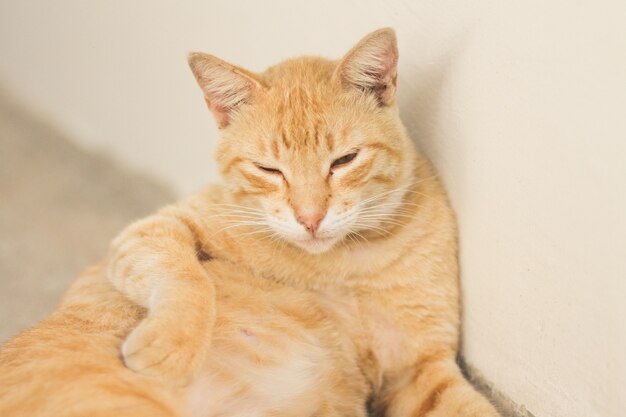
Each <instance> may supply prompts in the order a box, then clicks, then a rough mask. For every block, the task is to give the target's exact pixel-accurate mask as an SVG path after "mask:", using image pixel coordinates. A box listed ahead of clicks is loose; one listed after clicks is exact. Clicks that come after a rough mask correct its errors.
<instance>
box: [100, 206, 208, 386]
mask: <svg viewBox="0 0 626 417" xmlns="http://www.w3.org/2000/svg"><path fill="white" fill-rule="evenodd" d="M201 218H202V216H201V214H200V213H197V212H196V211H195V210H194V207H193V204H189V202H187V205H185V204H180V205H178V206H173V207H169V208H166V209H164V210H162V211H161V212H159V213H157V214H156V215H153V216H151V217H148V218H146V219H144V220H141V221H139V222H137V223H135V224H133V225H131V226H130V227H128V228H127V229H126V230H125V231H123V232H122V234H120V236H119V237H118V238H116V239H115V241H114V242H113V245H112V247H111V253H110V256H109V258H108V261H107V276H108V278H109V280H110V281H111V282H112V283H113V285H114V286H115V287H116V288H117V289H118V290H119V291H120V292H122V293H123V294H124V295H126V296H127V297H128V298H130V299H131V300H133V301H134V302H136V303H137V304H139V305H141V306H143V307H146V308H147V309H148V315H147V317H146V318H145V319H144V320H143V321H142V322H141V323H140V324H139V326H138V327H137V328H136V329H134V330H133V331H132V332H131V333H130V335H129V336H128V337H127V339H126V341H125V342H124V344H123V345H122V355H123V357H124V363H125V364H126V366H128V367H129V368H130V369H133V370H135V371H138V372H140V373H143V374H146V375H152V376H161V377H163V378H165V379H167V380H174V381H178V382H179V383H181V384H184V383H186V382H187V381H188V380H189V379H190V378H191V377H192V376H193V374H194V373H195V371H197V370H198V369H199V367H200V365H201V364H202V361H203V359H204V355H205V352H206V350H207V346H208V344H209V342H210V333H211V329H212V326H213V322H214V319H215V289H214V285H213V277H212V276H211V275H210V273H208V272H207V270H206V269H205V267H204V265H202V262H204V261H207V260H208V259H210V257H209V256H208V255H207V254H206V253H205V252H203V251H202V247H203V239H206V236H205V235H206V231H204V230H203V227H202V224H200V223H199V222H198V219H201Z"/></svg>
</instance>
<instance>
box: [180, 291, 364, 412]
mask: <svg viewBox="0 0 626 417" xmlns="http://www.w3.org/2000/svg"><path fill="white" fill-rule="evenodd" d="M217 290H218V305H217V311H218V318H217V322H216V326H215V330H214V333H213V339H212V340H213V341H212V346H211V348H210V351H209V352H208V358H207V361H206V364H205V366H204V368H203V370H202V372H201V374H200V375H199V376H198V378H197V379H196V381H195V382H194V383H193V384H192V385H191V386H190V388H189V389H188V390H187V394H188V395H187V406H188V407H187V410H188V413H187V415H188V416H189V417H192V416H193V417H217V416H229V417H236V416H242V417H243V416H246V417H255V416H259V417H260V416H268V415H272V416H285V417H286V416H298V417H301V416H310V415H313V414H322V413H320V410H321V409H323V408H325V407H328V406H329V405H330V404H331V403H333V402H340V401H346V400H347V401H348V402H349V401H353V402H354V403H355V404H354V407H355V413H354V414H357V415H358V412H357V411H356V410H358V409H359V407H361V408H363V404H364V402H365V400H366V396H367V394H366V391H367V390H366V388H365V387H366V383H365V379H364V377H363V375H362V374H361V372H360V370H359V367H358V365H357V357H356V356H357V355H356V354H355V353H354V351H353V350H352V348H351V342H350V341H349V339H348V338H347V337H344V335H341V334H340V333H339V332H337V331H336V328H335V326H334V323H332V320H331V319H329V317H328V316H327V315H326V314H325V313H324V311H323V309H322V308H321V305H320V304H319V303H318V302H317V300H316V298H315V297H313V296H312V295H310V294H306V293H301V292H298V291H296V290H293V289H287V288H282V289H276V288H273V289H267V288H264V289H259V288H256V287H255V286H247V285H239V284H232V283H229V284H228V285H221V286H219V287H218V289H217ZM338 386H339V387H341V388H340V389H337V387H338ZM342 390H343V392H342ZM333 395H336V396H337V397H339V396H341V397H343V400H340V398H336V399H333V398H332V396H333ZM354 414H353V415H354Z"/></svg>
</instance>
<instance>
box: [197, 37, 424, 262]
mask: <svg viewBox="0 0 626 417" xmlns="http://www.w3.org/2000/svg"><path fill="white" fill-rule="evenodd" d="M395 48H396V47H395V37H394V35H393V32H392V31H390V30H382V31H378V32H374V33H373V34H371V35H369V36H368V37H366V38H365V39H364V40H363V41H361V42H360V43H359V44H358V45H357V46H356V47H355V48H354V49H353V50H352V51H350V52H349V53H348V55H347V56H346V57H345V58H344V59H343V60H342V61H340V62H333V61H328V60H324V59H320V58H300V59H295V60H291V61H286V62H284V63H282V64H279V65H277V66H275V67H272V68H270V69H268V70H267V71H266V72H265V73H263V74H260V75H255V74H251V73H248V72H246V71H244V70H241V69H239V68H236V67H232V66H229V64H226V63H224V62H223V61H219V60H217V59H215V58H212V57H209V56H207V55H203V54H194V55H192V57H191V60H190V61H191V66H192V69H193V70H194V74H195V75H196V78H197V79H198V81H199V83H200V85H201V86H202V87H203V90H204V91H205V97H206V99H207V103H208V105H209V108H211V110H212V111H213V112H214V114H215V115H216V118H217V121H218V123H219V124H220V127H221V133H222V135H221V136H222V137H221V140H220V143H219V147H218V158H217V159H218V163H219V164H220V169H221V172H222V175H223V176H224V178H225V179H226V180H227V182H228V184H229V185H230V186H231V187H232V190H233V192H234V193H235V197H236V198H237V200H238V201H240V202H241V204H242V206H243V207H239V208H236V207H233V208H232V210H231V216H232V219H233V220H232V221H234V222H239V223H240V224H250V225H254V226H255V227H256V228H257V229H258V230H259V232H261V231H263V230H265V231H269V232H271V233H272V234H274V235H278V236H280V238H281V239H285V240H287V241H289V242H291V243H292V244H295V245H297V246H299V247H301V248H303V249H304V250H306V251H308V252H310V253H321V252H325V251H327V250H329V249H330V248H332V247H334V246H335V245H337V244H338V243H339V242H341V241H353V242H354V243H355V244H358V242H359V240H362V239H365V238H366V237H368V236H369V237H372V236H376V235H381V236H382V235H385V234H387V233H388V229H389V227H390V226H393V222H392V220H391V216H392V215H393V214H394V212H396V211H397V209H398V208H399V206H400V205H401V200H402V197H403V196H404V191H405V189H406V187H407V186H408V185H409V184H408V181H409V179H410V178H411V172H410V171H411V166H412V158H413V157H414V153H413V152H414V151H413V149H414V148H413V146H412V145H411V143H410V142H409V140H408V139H407V137H406V135H405V134H404V130H403V127H402V124H401V122H400V120H399V118H398V115H397V110H396V107H395V104H394V92H395V81H396V72H395V71H396V62H397V51H396V49H395ZM227 210H228V208H227Z"/></svg>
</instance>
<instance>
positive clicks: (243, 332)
mask: <svg viewBox="0 0 626 417" xmlns="http://www.w3.org/2000/svg"><path fill="white" fill-rule="evenodd" d="M240 333H241V335H242V336H243V337H244V339H246V340H254V339H255V338H256V336H255V335H254V333H252V332H251V331H250V330H248V329H241V331H240Z"/></svg>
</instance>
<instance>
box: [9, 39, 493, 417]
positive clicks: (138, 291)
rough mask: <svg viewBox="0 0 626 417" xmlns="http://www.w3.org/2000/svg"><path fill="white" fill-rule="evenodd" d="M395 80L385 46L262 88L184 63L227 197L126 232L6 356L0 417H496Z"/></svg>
mask: <svg viewBox="0 0 626 417" xmlns="http://www.w3.org/2000/svg"><path fill="white" fill-rule="evenodd" d="M397 60H398V52H397V49H396V40H395V35H394V32H393V31H392V30H391V29H382V30H379V31H376V32H374V33H372V34H370V35H368V36H367V37H365V38H364V39H363V40H361V42H359V43H358V44H357V45H356V46H355V47H354V48H353V49H352V50H351V51H350V52H348V54H347V55H346V56H345V57H344V58H343V59H342V60H340V61H338V62H336V61H329V60H325V59H321V58H299V59H293V60H289V61H286V62H283V63H281V64H279V65H276V66H274V67H271V68H269V69H268V70H267V71H265V72H264V73H262V74H254V73H251V72H249V71H246V70H244V69H241V68H239V67H235V66H233V65H230V64H228V63H226V62H224V61H221V60H219V59H217V58H215V57H212V56H209V55H205V54H202V53H194V54H191V56H190V59H189V63H190V66H191V69H192V71H193V73H194V75H195V77H196V79H197V81H198V83H199V85H200V87H201V89H202V91H203V93H204V97H205V99H206V102H207V104H208V107H209V109H210V110H211V111H212V112H213V114H214V116H215V118H216V120H217V123H218V125H219V128H220V132H221V139H220V143H219V148H218V153H217V160H218V163H219V166H220V169H221V173H222V175H223V177H224V179H225V180H226V181H225V183H226V185H224V186H212V187H209V188H208V189H207V190H205V191H204V192H201V193H199V194H197V195H195V196H193V197H192V198H190V199H189V200H187V201H184V202H182V203H179V204H176V205H174V206H171V207H168V208H165V209H163V210H162V211H160V212H159V213H157V214H156V215H154V216H151V217H149V218H147V219H144V220H141V221H139V222H137V223H135V224H133V225H131V226H130V227H129V228H128V229H127V230H125V231H124V232H123V233H122V234H121V235H120V236H119V237H118V238H117V239H116V240H115V241H114V243H113V246H112V249H111V253H110V256H109V257H108V258H107V260H106V261H105V262H104V263H103V264H102V265H99V266H96V267H94V268H92V269H90V270H88V271H87V272H86V273H85V274H84V275H83V276H82V277H80V278H79V279H78V280H77V282H76V284H75V285H74V286H73V287H72V288H71V289H70V290H69V292H68V294H67V295H66V297H65V299H64V301H63V303H62V304H61V306H60V308H59V309H58V311H57V312H55V313H54V314H53V315H52V316H51V317H50V318H49V319H47V320H45V321H44V322H42V323H41V324H39V325H38V326H36V327H34V328H33V329H30V330H28V331H26V332H24V333H22V334H21V335H19V336H18V337H16V338H15V339H14V340H12V341H10V342H8V343H7V344H6V345H5V346H4V348H3V349H2V351H1V352H0V415H2V416H23V415H32V416H73V415H76V416H79V415H81V416H82V415H85V416H86V415H89V416H99V415H102V416H203V417H205V416H206V417H209V416H222V415H224V416H226V415H228V416H243V415H246V416H285V417H287V416H294V417H295V416H298V417H302V416H312V415H315V416H365V414H366V409H365V407H366V403H367V406H368V407H369V411H370V412H371V413H373V414H376V415H383V414H384V415H385V416H388V417H405V416H414V417H418V416H433V417H435V416H464V417H465V416H468V417H469V416H476V417H477V416H481V417H490V416H493V417H495V416H497V415H498V414H497V412H496V411H495V410H494V408H493V407H492V406H491V405H490V404H489V402H488V401H487V400H485V399H484V398H483V397H482V396H480V395H479V394H478V393H477V392H476V391H475V390H474V389H473V388H472V387H471V386H470V385H469V384H468V383H467V382H466V381H465V380H464V379H463V376H462V375H461V372H460V371H459V369H458V367H457V365H456V363H455V355H456V352H457V348H458V330H459V286H458V280H457V272H458V271H457V259H456V228H455V221H454V215H453V213H452V210H451V209H450V207H449V205H448V202H447V199H446V196H445V194H444V192H443V190H442V188H441V185H440V184H439V182H438V180H437V179H436V177H435V175H434V174H433V171H432V168H431V167H430V165H429V164H428V163H427V162H426V161H425V160H424V159H422V158H421V157H420V155H419V154H418V152H417V150H416V149H415V147H414V145H413V144H412V143H411V141H410V140H409V138H408V137H407V135H406V133H405V130H404V127H403V125H402V123H401V121H400V119H399V117H398V109H397V106H396V104H395V90H396V65H397ZM111 283H112V285H111ZM113 287H114V288H113ZM120 350H121V357H122V359H120V354H119V352H120ZM122 360H123V361H124V363H125V365H126V367H125V366H124V365H123V364H122Z"/></svg>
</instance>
